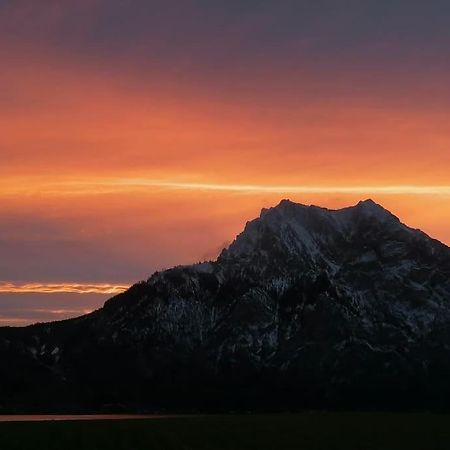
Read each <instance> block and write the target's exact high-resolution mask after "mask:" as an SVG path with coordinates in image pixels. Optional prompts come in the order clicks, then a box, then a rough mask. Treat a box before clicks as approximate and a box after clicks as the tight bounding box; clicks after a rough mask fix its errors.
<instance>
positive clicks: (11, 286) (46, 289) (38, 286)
mask: <svg viewBox="0 0 450 450" xmlns="http://www.w3.org/2000/svg"><path fill="white" fill-rule="evenodd" d="M128 287H129V286H123V285H114V284H89V283H86V284H80V283H45V284H42V283H26V284H15V283H8V282H3V283H0V293H8V294H11V293H16V294H25V293H40V294H60V293H72V294H107V295H115V294H120V293H121V292H124V291H125V290H126V289H128Z"/></svg>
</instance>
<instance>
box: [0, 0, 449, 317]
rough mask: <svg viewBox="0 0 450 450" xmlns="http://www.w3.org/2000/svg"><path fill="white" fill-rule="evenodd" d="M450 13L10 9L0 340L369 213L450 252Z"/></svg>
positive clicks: (5, 49)
mask: <svg viewBox="0 0 450 450" xmlns="http://www.w3.org/2000/svg"><path fill="white" fill-rule="evenodd" d="M449 20H450V3H449V2H448V1H444V0H429V1H426V2H425V1H422V0H421V1H417V0H389V1H387V0H386V1H383V0H376V1H375V0H341V1H339V2H337V1H331V0H328V1H327V0H309V1H307V0H296V1H291V0H284V1H283V0H277V1H275V0H271V1H269V0H259V1H256V0H239V1H237V0H236V1H234V0H220V1H219V0H208V1H206V0H197V1H195V0H182V1H181V0H178V1H171V0H164V1H159V0H154V1H152V0H145V1H144V0H133V1H131V0H129V1H126V0H89V1H88V0H78V1H76V2H74V1H68V0H46V1H44V2H36V1H31V0H28V1H25V0H14V1H12V0H11V1H8V0H0V64H1V66H0V255H1V258H0V325H26V324H29V323H33V322H36V321H46V320H55V319H62V318H66V317H72V316H76V315H79V314H83V313H86V312H88V311H91V310H93V309H96V308H98V307H100V306H101V305H102V303H103V302H104V301H105V300H106V299H107V298H109V297H110V296H111V295H113V294H115V293H118V292H121V291H122V290H124V289H126V287H127V286H129V285H130V284H132V283H134V282H136V281H139V280H142V279H146V278H148V277H149V276H150V275H151V274H152V273H153V272H154V271H155V270H161V269H164V268H168V267H171V266H173V265H177V264H189V263H193V262H197V261H202V260H209V259H214V258H215V257H216V256H217V254H218V253H219V252H220V250H221V249H222V248H223V247H225V246H227V245H228V244H229V243H230V242H231V241H232V240H233V238H234V237H235V235H236V234H237V233H239V232H240V231H241V229H242V228H243V226H244V225H245V222H246V221H247V220H251V219H252V218H254V217H256V216H258V215H259V212H260V210H261V208H263V207H269V206H273V205H275V204H277V203H278V202H279V201H280V200H281V199H282V198H290V199H291V200H293V201H298V202H301V203H305V204H316V205H320V206H324V207H329V208H339V207H343V206H349V205H352V204H354V203H357V202H358V201H359V200H361V199H366V198H372V199H374V200H375V201H377V202H378V203H381V204H383V205H384V206H385V207H386V208H388V209H390V210H391V211H392V212H393V213H394V214H396V215H397V216H399V217H400V218H401V219H402V221H403V222H405V223H407V224H409V225H410V226H412V227H414V228H420V229H422V230H423V231H425V232H426V233H428V234H430V235H431V236H433V237H435V238H437V239H439V240H441V241H442V242H444V243H446V244H448V245H449V244H450V170H449V168H450V126H449V125H448V117H449V114H450V84H449V83H448V79H449V77H450V54H449V52H448V49H449V48H450V27H448V23H449Z"/></svg>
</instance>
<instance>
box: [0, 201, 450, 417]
mask: <svg viewBox="0 0 450 450" xmlns="http://www.w3.org/2000/svg"><path fill="white" fill-rule="evenodd" d="M0 361H1V362H0V404H1V407H2V408H3V409H4V410H8V411H10V410H17V411H18V410H32V409H35V410H43V409H51V410H56V409H59V410H61V409H72V410H93V409H111V410H113V409H120V408H127V409H130V408H140V409H160V408H173V409H189V410H201V409H275V408H283V409H284V408H290V409H302V408H322V407H330V408H352V407H358V408H422V407H423V408H432V407H440V408H447V406H448V405H449V404H450V385H449V383H448V379H449V376H450V249H449V248H448V247H447V246H445V245H444V244H442V243H440V242H438V241H436V240H433V239H431V238H430V237H428V236H427V235H425V234H424V233H422V232H420V231H418V230H413V229H411V228H409V227H407V226H405V225H403V224H402V223H401V222H400V221H399V220H398V219H397V218H396V217H395V216H393V215H392V214H391V213H390V212H388V211H387V210H385V209H383V208H382V207H381V206H379V205H377V204H375V203H374V202H372V201H371V200H368V201H365V202H360V203H359V204H358V205H356V206H354V207H350V208H345V209H341V210H336V211H331V210H327V209H323V208H319V207H315V206H303V205H299V204H295V203H292V202H290V201H287V200H283V201H282V202H281V203H280V204H279V205H278V206H276V207H274V208H270V209H267V210H263V211H262V212H261V216H260V217H259V218H258V219H255V220H253V221H251V222H249V223H247V225H246V227H245V230H244V231H243V232H242V233H241V234H240V235H239V236H238V237H237V238H236V240H235V241H234V242H233V243H232V244H231V245H230V247H229V248H228V249H225V250H223V252H222V253H221V255H220V256H219V257H218V259H217V261H214V262H207V263H202V264H196V265H192V266H182V267H175V268H173V269H170V270H167V271H164V272H160V273H155V274H154V275H152V276H151V277H150V278H149V280H148V281H146V282H142V283H139V284H137V285H135V286H133V287H131V288H130V289H129V290H128V291H127V292H125V293H123V294H121V295H118V296H116V297H114V298H112V299H111V300H109V301H107V302H106V303H105V305H104V307H103V308H102V309H100V310H98V311H96V312H94V313H92V314H89V315H86V316H83V317H80V318H77V319H73V320H67V321H63V322H57V323H48V324H39V325H34V326H31V327H26V328H15V329H12V328H3V329H1V328H0Z"/></svg>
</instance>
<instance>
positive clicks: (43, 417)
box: [0, 414, 180, 422]
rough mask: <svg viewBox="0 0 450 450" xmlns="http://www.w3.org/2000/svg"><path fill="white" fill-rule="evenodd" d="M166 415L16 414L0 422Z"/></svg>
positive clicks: (148, 417) (134, 417)
mask: <svg viewBox="0 0 450 450" xmlns="http://www.w3.org/2000/svg"><path fill="white" fill-rule="evenodd" d="M168 417H180V416H173V415H171V416H168V415H156V414H16V415H0V422H41V421H45V420H125V419H126V420H132V419H163V418H168Z"/></svg>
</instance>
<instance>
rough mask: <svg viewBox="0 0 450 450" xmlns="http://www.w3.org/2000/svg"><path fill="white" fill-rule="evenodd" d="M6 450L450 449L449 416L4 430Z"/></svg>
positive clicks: (16, 426)
mask: <svg viewBox="0 0 450 450" xmlns="http://www.w3.org/2000/svg"><path fill="white" fill-rule="evenodd" d="M0 449H1V450H119V449H120V450H150V449H155V450H169V449H170V450H178V449H183V450H187V449H195V450H216V449H217V450H218V449H223V450H225V449H227V450H231V449H233V450H241V449H242V450H247V449H249V450H250V449H252V450H265V449H267V450H269V449H270V450H289V449H302V450H319V449H320V450H322V449H323V450H325V449H326V450H335V449H343V450H344V449H345V450H365V449H367V450H369V449H370V450H372V449H380V450H381V449H382V450H391V449H392V450H402V449H408V450H415V449H417V450H438V449H441V450H449V449H450V415H449V416H447V415H434V414H384V413H304V414H280V415H245V416H244V415H229V416H205V417H199V416H197V417H195V416H193V417H184V418H168V419H142V420H117V421H116V420H113V421H88V422H80V421H79V422H76V421H68V422H21V423H17V422H14V423H0Z"/></svg>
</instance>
